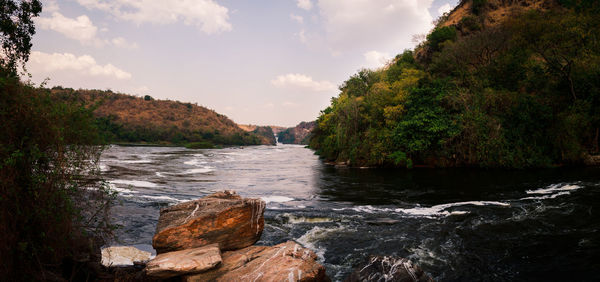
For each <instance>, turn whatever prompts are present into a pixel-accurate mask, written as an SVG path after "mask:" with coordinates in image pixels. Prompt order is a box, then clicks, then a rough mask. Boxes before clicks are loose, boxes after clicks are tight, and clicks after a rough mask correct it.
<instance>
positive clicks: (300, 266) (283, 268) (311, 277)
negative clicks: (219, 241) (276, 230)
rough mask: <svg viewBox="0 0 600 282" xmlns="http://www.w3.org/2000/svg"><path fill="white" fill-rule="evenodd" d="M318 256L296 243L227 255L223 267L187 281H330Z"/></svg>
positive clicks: (187, 278) (194, 276)
mask: <svg viewBox="0 0 600 282" xmlns="http://www.w3.org/2000/svg"><path fill="white" fill-rule="evenodd" d="M316 259H317V256H316V255H315V253H314V252H313V251H311V250H309V249H305V248H303V247H302V246H300V245H299V244H297V243H296V242H293V241H288V242H285V243H282V244H279V245H276V246H273V247H266V246H251V247H248V248H245V249H242V250H238V251H230V252H225V253H223V263H222V265H221V266H220V267H218V268H216V269H213V270H210V271H207V272H204V273H201V274H197V275H190V276H186V277H183V279H182V280H183V281H186V282H196V281H329V278H327V276H326V275H325V267H323V266H322V265H320V264H319V263H318V262H317V261H316Z"/></svg>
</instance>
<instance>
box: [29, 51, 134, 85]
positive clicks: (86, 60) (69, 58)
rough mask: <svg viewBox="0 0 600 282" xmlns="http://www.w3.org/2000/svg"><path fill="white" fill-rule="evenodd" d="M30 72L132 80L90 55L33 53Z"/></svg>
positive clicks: (128, 74)
mask: <svg viewBox="0 0 600 282" xmlns="http://www.w3.org/2000/svg"><path fill="white" fill-rule="evenodd" d="M27 65H28V70H30V71H31V72H32V73H41V74H46V75H47V74H50V73H52V72H55V71H69V72H76V73H80V74H84V75H88V76H105V77H112V78H116V79H130V78H131V74H130V73H128V72H126V71H124V70H121V69H119V68H117V67H115V66H114V65H112V64H106V65H99V64H98V63H97V62H96V60H95V59H94V58H92V57H91V56H89V55H83V56H79V57H78V56H75V55H73V54H70V53H62V54H61V53H52V54H49V53H44V52H39V51H33V52H31V55H30V57H29V62H28V63H27Z"/></svg>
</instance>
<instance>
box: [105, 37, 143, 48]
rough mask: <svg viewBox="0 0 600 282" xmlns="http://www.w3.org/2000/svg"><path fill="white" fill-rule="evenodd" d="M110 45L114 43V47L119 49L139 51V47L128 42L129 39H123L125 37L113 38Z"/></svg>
mask: <svg viewBox="0 0 600 282" xmlns="http://www.w3.org/2000/svg"><path fill="white" fill-rule="evenodd" d="M110 43H112V44H113V45H114V46H116V47H119V48H125V49H137V48H138V45H137V43H135V42H129V41H127V39H125V38H123V37H115V38H113V39H112V40H111V41H110Z"/></svg>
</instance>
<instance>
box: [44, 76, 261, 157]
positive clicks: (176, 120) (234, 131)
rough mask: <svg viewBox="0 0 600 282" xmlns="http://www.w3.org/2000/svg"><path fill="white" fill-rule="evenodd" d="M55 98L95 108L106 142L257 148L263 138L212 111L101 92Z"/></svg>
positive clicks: (67, 92) (61, 93)
mask: <svg viewBox="0 0 600 282" xmlns="http://www.w3.org/2000/svg"><path fill="white" fill-rule="evenodd" d="M51 92H52V94H53V95H56V96H57V97H61V98H62V99H74V100H78V101H80V102H82V103H83V104H84V105H86V106H87V107H94V108H95V109H94V114H95V116H96V117H97V119H98V125H99V127H100V129H102V130H103V132H104V134H105V136H106V139H107V142H134V143H138V142H147V143H163V144H186V143H190V142H206V144H207V145H210V144H213V145H257V144H262V143H263V140H262V138H260V137H258V136H257V135H255V134H253V133H250V132H245V131H243V130H242V129H240V128H239V127H238V126H237V124H236V123H235V122H233V121H232V120H230V119H229V118H227V117H226V116H224V115H222V114H219V113H217V112H215V111H213V110H210V109H207V108H205V107H202V106H198V105H196V104H191V103H182V102H179V101H170V100H154V99H152V97H150V96H146V97H144V98H140V97H135V96H131V95H126V94H120V93H114V92H112V91H102V90H73V89H69V88H66V89H63V88H61V87H55V88H53V89H52V90H51Z"/></svg>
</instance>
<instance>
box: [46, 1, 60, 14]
mask: <svg viewBox="0 0 600 282" xmlns="http://www.w3.org/2000/svg"><path fill="white" fill-rule="evenodd" d="M43 5H44V6H43V11H44V12H46V13H52V12H58V10H59V7H58V3H56V0H47V1H45V2H44V3H43Z"/></svg>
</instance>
